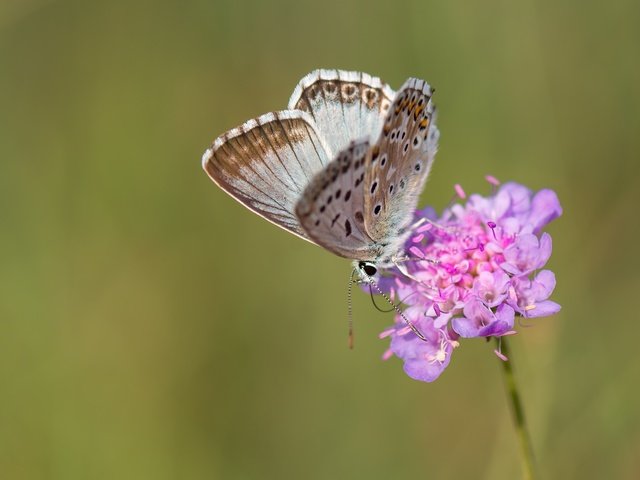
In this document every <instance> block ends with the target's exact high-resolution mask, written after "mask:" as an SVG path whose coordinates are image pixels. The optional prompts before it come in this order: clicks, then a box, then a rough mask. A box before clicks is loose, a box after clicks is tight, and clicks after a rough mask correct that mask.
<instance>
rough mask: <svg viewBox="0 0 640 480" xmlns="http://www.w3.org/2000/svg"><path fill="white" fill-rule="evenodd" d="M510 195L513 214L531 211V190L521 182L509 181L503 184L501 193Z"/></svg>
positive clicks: (510, 209)
mask: <svg viewBox="0 0 640 480" xmlns="http://www.w3.org/2000/svg"><path fill="white" fill-rule="evenodd" d="M503 192H504V193H506V194H507V195H508V196H509V204H510V208H509V211H510V212H511V213H512V214H519V213H524V212H527V211H529V209H530V206H531V200H530V198H531V190H529V189H528V188H527V187H525V186H523V185H520V184H519V183H514V182H509V183H505V184H504V185H502V187H501V188H500V192H499V194H500V193H503Z"/></svg>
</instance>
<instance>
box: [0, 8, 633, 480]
mask: <svg viewBox="0 0 640 480" xmlns="http://www.w3.org/2000/svg"><path fill="white" fill-rule="evenodd" d="M639 23H640V4H639V3H638V2H637V1H634V0H617V1H612V2H608V3H606V5H605V3H603V2H594V1H577V0H576V1H565V2H557V1H552V0H540V1H533V0H531V1H525V2H509V1H500V0H494V1H488V2H463V1H460V0H452V1H447V2H435V1H430V2H428V1H412V2H404V3H403V2H396V3H394V2H382V1H379V0H371V1H352V2H341V1H336V0H326V1H324V2H302V1H295V0H290V1H272V2H261V1H258V0H254V1H231V0H229V1H218V2H209V1H205V0H193V1H185V2H154V1H142V0H135V1H121V0H110V1H93V2H86V1H81V0H77V1H68V0H60V1H43V0H3V1H2V3H0V155H1V162H0V218H1V224H0V249H1V251H2V267H1V269H0V271H1V273H0V279H1V288H0V309H1V310H0V391H1V393H0V477H1V478H3V479H65V480H66V479H116V478H117V479H154V480H157V479H177V478H180V479H203V478H207V479H283V478H286V479H289V478H292V479H296V478H305V479H328V478H369V479H388V478H437V479H460V478H486V479H489V478H491V479H515V478H519V475H520V470H519V459H518V447H517V443H516V437H515V435H514V433H513V431H512V428H511V424H510V416H509V410H508V404H507V403H506V400H505V395H504V391H503V384H502V379H501V377H500V369H499V365H498V360H497V359H496V358H495V356H494V355H493V354H492V353H491V351H492V349H493V345H487V344H485V343H484V342H482V341H479V340H478V341H465V342H463V344H462V348H460V349H458V350H457V351H456V353H455V355H454V358H453V361H452V362H451V365H450V367H449V368H448V369H447V370H446V372H445V373H444V375H443V376H442V377H441V378H440V379H439V380H437V381H436V382H435V383H433V384H422V383H418V382H415V381H412V380H410V379H409V378H408V377H406V376H405V375H404V374H403V372H402V369H401V363H400V361H398V360H397V359H392V360H390V361H388V362H381V361H380V356H381V354H382V352H383V351H384V350H385V348H386V342H383V341H380V340H378V339H377V337H376V335H377V333H378V332H379V331H380V330H382V329H383V328H384V327H385V326H386V325H388V324H389V323H390V322H391V319H392V317H391V314H381V313H379V312H377V311H376V310H375V309H374V308H373V306H372V305H371V303H370V300H369V298H368V296H367V295H365V294H364V293H359V294H357V295H356V299H355V306H354V308H355V320H356V330H357V342H356V349H355V351H349V350H348V349H347V348H346V344H347V336H346V332H347V328H346V284H347V279H348V275H349V272H350V268H349V264H348V262H346V261H345V260H342V259H339V258H337V257H334V256H332V255H330V254H328V253H327V252H324V251H322V250H321V249H319V248H317V247H314V246H312V245H310V244H307V243H306V242H302V241H300V240H299V239H297V238H295V237H293V236H291V235H287V234H286V233H284V232H282V231H280V230H279V229H277V228H275V227H273V226H272V225H270V224H268V223H267V222H265V221H263V220H261V219H259V218H258V217H256V216H254V215H252V214H251V213H250V212H248V211H246V210H245V209H243V208H242V207H241V206H240V205H238V204H237V203H236V202H234V201H233V200H232V199H231V198H229V197H228V196H226V195H225V194H224V193H223V192H222V191H220V190H219V189H217V188H216V187H215V186H214V185H213V184H212V183H211V182H210V181H209V180H208V179H207V177H206V175H205V174H204V173H203V172H202V170H201V167H200V157H201V155H202V152H203V151H204V149H205V148H206V147H207V146H208V145H209V143H210V142H211V141H212V140H213V139H214V138H215V137H216V136H217V135H219V134H220V133H222V132H224V131H225V130H227V129H229V128H231V127H234V126H236V125H237V124H239V123H241V122H243V121H244V120H246V119H248V118H250V117H255V116H257V115H259V114H261V113H264V112H267V111H270V110H276V109H282V108H284V107H285V106H286V103H287V100H288V97H289V95H290V93H291V92H292V90H293V88H294V86H295V85H296V83H297V82H298V80H299V79H300V78H301V77H302V76H303V75H304V74H306V73H307V72H309V71H311V70H313V69H315V68H319V67H327V68H336V67H337V68H343V69H351V70H362V71H365V72H369V73H371V74H374V75H379V76H382V77H383V78H384V79H385V80H386V81H388V82H389V83H390V84H391V85H392V86H393V87H394V88H398V87H399V86H400V85H401V84H402V82H403V81H404V79H405V78H406V77H408V76H417V77H422V78H425V79H427V80H428V81H429V82H430V83H431V84H432V85H434V86H435V87H436V89H437V93H436V103H437V105H438V107H439V109H440V116H439V125H440V129H441V132H442V137H441V138H442V140H441V148H440V152H439V154H438V157H437V161H436V165H435V167H434V170H433V173H432V175H431V180H430V182H429V184H428V186H427V188H426V190H425V193H424V194H423V197H422V200H423V202H422V203H423V204H427V203H429V204H431V205H434V206H435V207H436V208H438V209H441V208H442V207H444V206H445V205H446V204H447V203H448V201H449V199H450V198H451V195H452V185H453V184H454V183H456V182H459V183H461V184H462V185H463V186H464V187H465V189H466V190H467V192H473V191H479V192H488V187H487V185H486V184H485V182H484V181H483V178H482V177H483V176H484V174H486V173H491V174H494V175H495V176H497V177H498V178H500V179H502V180H516V181H519V182H522V183H525V184H526V185H528V186H530V187H531V188H534V189H539V188H543V187H550V188H553V189H555V190H556V191H557V192H558V195H559V197H560V200H561V202H562V204H563V207H564V216H563V217H561V218H560V219H559V220H557V221H556V222H554V223H553V224H552V225H551V226H550V228H549V232H550V233H551V234H552V236H553V238H554V254H553V256H552V258H551V261H550V263H549V266H550V268H552V269H553V270H555V272H556V273H557V277H558V287H557V289H556V292H555V294H554V297H553V298H554V299H555V300H556V301H558V302H559V303H561V304H562V305H563V310H562V312H561V314H559V315H557V316H555V317H553V318H550V319H544V320H539V321H537V322H536V326H535V328H528V329H521V333H522V334H521V335H518V336H517V337H516V338H514V339H513V341H512V347H513V349H514V361H515V367H516V374H517V377H518V381H519V383H520V385H521V388H522V391H523V395H524V402H525V407H526V411H527V414H528V418H529V421H530V424H531V430H532V436H533V443H534V447H535V450H536V454H537V459H538V463H539V469H540V472H541V473H542V476H543V478H553V479H565V478H593V479H599V478H605V477H607V478H621V479H631V478H638V475H639V472H640V408H639V407H638V406H639V405H640V384H639V382H638V380H639V379H640V362H639V361H638V355H637V352H638V342H639V334H640V327H639V320H638V313H637V312H638V304H637V303H635V301H636V300H637V297H636V300H634V297H635V296H636V295H638V291H639V289H640V280H639V277H638V274H637V270H636V269H637V268H638V261H637V259H636V258H635V257H634V256H633V255H634V254H633V248H637V247H636V245H637V242H638V234H639V233H640V231H639V228H638V206H639V204H640V194H639V189H638V186H637V181H638V175H639V174H640V163H639V162H638V159H639V152H640V136H639V131H640V128H639V127H640V125H639V118H640V108H639V107H640V105H639V102H640V95H638V88H639V85H640V64H639V61H638V60H639V58H640V55H639V54H638V46H639V45H640V29H639V28H638V25H639Z"/></svg>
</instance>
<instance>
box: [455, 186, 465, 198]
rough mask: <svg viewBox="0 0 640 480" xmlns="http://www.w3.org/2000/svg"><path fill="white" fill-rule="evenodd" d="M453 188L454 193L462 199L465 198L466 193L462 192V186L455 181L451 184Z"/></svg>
mask: <svg viewBox="0 0 640 480" xmlns="http://www.w3.org/2000/svg"><path fill="white" fill-rule="evenodd" d="M453 188H454V190H455V191H456V194H457V195H458V196H459V197H460V198H461V199H462V200H464V199H465V198H467V194H466V193H465V192H464V190H463V188H462V186H461V185H460V184H459V183H456V184H455V185H454V186H453Z"/></svg>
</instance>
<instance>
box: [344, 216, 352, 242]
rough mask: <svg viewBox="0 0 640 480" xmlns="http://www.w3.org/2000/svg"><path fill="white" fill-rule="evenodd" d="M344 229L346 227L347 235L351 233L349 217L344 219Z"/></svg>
mask: <svg viewBox="0 0 640 480" xmlns="http://www.w3.org/2000/svg"><path fill="white" fill-rule="evenodd" d="M344 229H345V235H344V236H345V237H348V236H349V235H351V222H349V219H348V218H347V219H346V220H345V221H344Z"/></svg>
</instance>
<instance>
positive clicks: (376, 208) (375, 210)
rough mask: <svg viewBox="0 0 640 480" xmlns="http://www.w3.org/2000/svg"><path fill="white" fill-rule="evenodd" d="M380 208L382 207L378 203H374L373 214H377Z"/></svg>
mask: <svg viewBox="0 0 640 480" xmlns="http://www.w3.org/2000/svg"><path fill="white" fill-rule="evenodd" d="M381 208H382V207H381V206H380V204H378V205H376V206H375V208H374V209H373V213H374V214H375V215H378V214H379V213H380V209H381Z"/></svg>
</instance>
